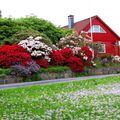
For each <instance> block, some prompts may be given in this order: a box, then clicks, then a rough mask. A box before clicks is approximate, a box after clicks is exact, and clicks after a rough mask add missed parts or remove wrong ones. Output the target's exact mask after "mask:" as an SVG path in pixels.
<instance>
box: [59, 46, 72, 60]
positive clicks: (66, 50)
mask: <svg viewBox="0 0 120 120" xmlns="http://www.w3.org/2000/svg"><path fill="white" fill-rule="evenodd" d="M61 54H62V56H63V57H64V58H65V59H68V58H70V57H73V50H72V49H70V48H64V49H62V50H61Z"/></svg>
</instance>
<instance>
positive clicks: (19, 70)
mask: <svg viewBox="0 0 120 120" xmlns="http://www.w3.org/2000/svg"><path fill="white" fill-rule="evenodd" d="M11 68H12V74H13V75H17V76H23V77H26V76H29V75H31V74H33V73H36V72H38V71H39V70H40V66H39V65H38V64H36V62H34V61H31V62H29V63H28V64H27V66H23V65H20V64H16V65H13V66H12V67H11Z"/></svg>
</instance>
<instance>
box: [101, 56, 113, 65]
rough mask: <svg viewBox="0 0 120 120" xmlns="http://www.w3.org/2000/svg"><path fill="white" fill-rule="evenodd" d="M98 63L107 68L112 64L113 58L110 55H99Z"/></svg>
mask: <svg viewBox="0 0 120 120" xmlns="http://www.w3.org/2000/svg"><path fill="white" fill-rule="evenodd" d="M100 61H101V64H102V65H103V66H109V65H111V64H112V62H113V56H112V55H111V54H102V55H100Z"/></svg>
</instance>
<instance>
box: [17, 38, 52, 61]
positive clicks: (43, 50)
mask: <svg viewBox="0 0 120 120" xmlns="http://www.w3.org/2000/svg"><path fill="white" fill-rule="evenodd" d="M42 39H43V38H42V37H36V38H33V37H29V38H27V39H26V40H22V41H21V42H20V43H19V45H21V46H22V47H23V48H25V49H26V50H27V51H28V52H30V53H31V56H32V57H36V58H37V57H39V58H42V59H46V60H47V61H48V62H50V58H49V55H50V53H51V52H52V48H51V47H49V46H48V45H46V44H45V43H43V42H41V40H42Z"/></svg>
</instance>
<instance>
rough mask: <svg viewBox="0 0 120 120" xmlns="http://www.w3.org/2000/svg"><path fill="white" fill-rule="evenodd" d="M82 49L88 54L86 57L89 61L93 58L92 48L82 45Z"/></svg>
mask: <svg viewBox="0 0 120 120" xmlns="http://www.w3.org/2000/svg"><path fill="white" fill-rule="evenodd" d="M81 51H82V52H83V54H85V55H86V56H84V57H86V60H88V61H91V60H92V51H91V50H90V48H88V47H87V46H83V47H81ZM84 57H83V58H84Z"/></svg>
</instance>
